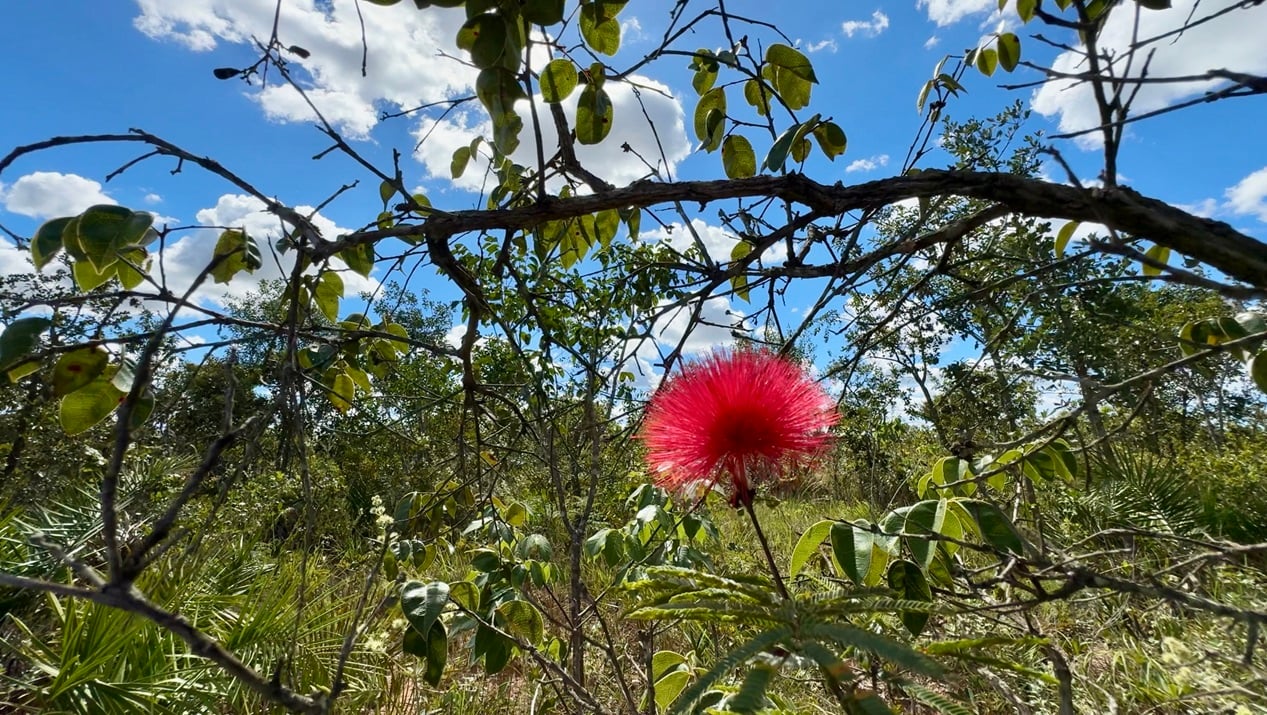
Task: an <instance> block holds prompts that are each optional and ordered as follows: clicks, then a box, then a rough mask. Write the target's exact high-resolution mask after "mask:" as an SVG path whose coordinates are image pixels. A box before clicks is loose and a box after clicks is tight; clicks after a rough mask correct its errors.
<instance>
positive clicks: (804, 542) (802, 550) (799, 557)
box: [740, 241, 836, 577]
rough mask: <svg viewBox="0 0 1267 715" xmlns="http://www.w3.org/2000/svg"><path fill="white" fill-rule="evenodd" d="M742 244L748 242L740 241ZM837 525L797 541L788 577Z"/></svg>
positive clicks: (823, 524) (814, 529)
mask: <svg viewBox="0 0 1267 715" xmlns="http://www.w3.org/2000/svg"><path fill="white" fill-rule="evenodd" d="M740 243H741V244H742V243H746V242H745V241H740ZM835 523H836V522H834V521H832V520H831V519H823V520H822V521H820V522H817V523H815V524H814V525H813V526H811V527H810V528H808V529H806V530H805V533H804V534H801V538H799V539H797V540H796V546H795V547H793V549H792V563H791V565H789V566H788V576H791V577H795V576H796V575H797V574H799V573H800V572H801V569H804V568H805V565H806V564H808V563H809V560H810V558H811V557H812V556H814V554H817V553H818V547H819V546H822V545H823V539H826V538H827V536H828V534H830V533H831V529H832V525H833V524H835Z"/></svg>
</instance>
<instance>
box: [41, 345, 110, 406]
mask: <svg viewBox="0 0 1267 715" xmlns="http://www.w3.org/2000/svg"><path fill="white" fill-rule="evenodd" d="M108 362H109V355H108V354H107V353H106V351H105V350H103V349H101V348H95V347H94V348H79V349H78V350H72V351H70V352H68V353H66V354H65V355H62V356H61V357H60V358H58V360H57V364H56V365H54V366H53V376H52V380H51V381H52V383H53V395H54V396H56V397H63V396H65V395H69V394H70V393H72V392H74V391H75V390H78V389H79V388H81V387H84V386H85V385H87V384H89V383H91V382H92V381H93V380H96V379H97V378H98V377H100V376H101V373H103V372H105V369H106V364H107V363H108Z"/></svg>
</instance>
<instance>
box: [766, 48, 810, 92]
mask: <svg viewBox="0 0 1267 715" xmlns="http://www.w3.org/2000/svg"><path fill="white" fill-rule="evenodd" d="M765 61H766V62H767V63H769V64H771V65H773V66H775V67H777V68H778V69H779V71H780V72H790V73H791V74H793V75H795V76H796V77H800V78H801V79H803V80H805V81H806V82H813V83H817V82H818V77H816V76H815V75H814V66H813V64H811V63H810V61H809V58H808V57H806V56H805V55H803V54H801V53H800V51H799V50H796V49H793V48H791V47H788V46H787V45H781V44H773V45H770V47H769V48H767V49H766V51H765Z"/></svg>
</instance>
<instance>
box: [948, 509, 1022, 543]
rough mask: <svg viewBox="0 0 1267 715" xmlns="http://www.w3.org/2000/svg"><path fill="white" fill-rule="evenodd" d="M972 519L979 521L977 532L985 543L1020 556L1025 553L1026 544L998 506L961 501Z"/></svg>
mask: <svg viewBox="0 0 1267 715" xmlns="http://www.w3.org/2000/svg"><path fill="white" fill-rule="evenodd" d="M959 503H960V504H962V505H963V506H964V507H965V508H966V509H967V510H968V512H969V513H971V514H972V518H974V519H976V521H977V531H978V532H979V533H980V534H981V538H982V539H984V540H985V543H987V544H989V545H990V546H993V547H994V548H996V549H999V550H1002V551H1010V552H1012V553H1014V554H1016V555H1018V556H1020V555H1023V554H1024V553H1025V544H1024V542H1023V541H1021V535H1020V534H1019V533H1018V532H1017V531H1016V527H1015V526H1013V525H1012V520H1011V519H1008V518H1007V515H1005V514H1004V513H1003V512H1002V510H1000V509H999V508H998V507H997V506H995V505H993V504H991V503H989V502H984V501H980V500H978V499H960V500H959Z"/></svg>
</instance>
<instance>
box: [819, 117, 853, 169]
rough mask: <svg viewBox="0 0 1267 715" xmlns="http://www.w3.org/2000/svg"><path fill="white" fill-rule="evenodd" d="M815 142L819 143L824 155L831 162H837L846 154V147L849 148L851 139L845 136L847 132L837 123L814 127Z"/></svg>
mask: <svg viewBox="0 0 1267 715" xmlns="http://www.w3.org/2000/svg"><path fill="white" fill-rule="evenodd" d="M813 134H814V140H815V141H817V142H818V148H819V149H821V150H822V152H823V155H824V156H826V157H827V158H828V160H830V161H835V160H836V157H838V156H840V155H841V154H844V153H845V149H846V147H848V146H849V139H848V138H847V137H846V136H845V130H844V129H841V128H840V125H839V124H836V123H835V122H823V123H822V124H819V125H818V126H817V127H814V132H813Z"/></svg>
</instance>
